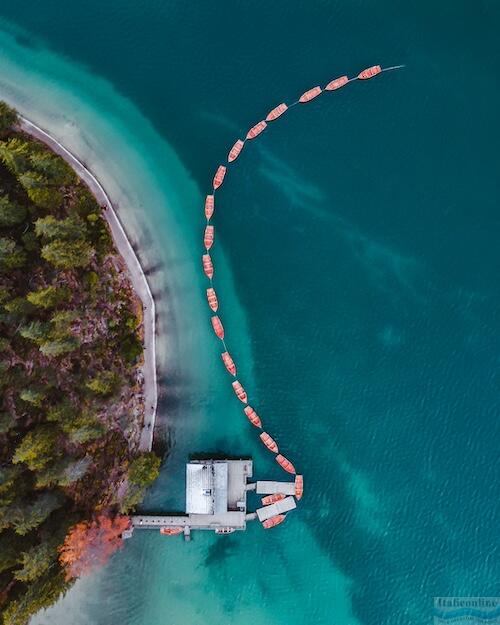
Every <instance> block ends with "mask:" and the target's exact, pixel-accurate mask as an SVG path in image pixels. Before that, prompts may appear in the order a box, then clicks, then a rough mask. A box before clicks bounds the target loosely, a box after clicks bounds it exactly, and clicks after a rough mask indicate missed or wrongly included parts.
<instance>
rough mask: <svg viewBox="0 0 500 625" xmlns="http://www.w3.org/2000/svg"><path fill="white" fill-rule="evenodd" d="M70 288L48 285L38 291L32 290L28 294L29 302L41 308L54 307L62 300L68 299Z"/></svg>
mask: <svg viewBox="0 0 500 625" xmlns="http://www.w3.org/2000/svg"><path fill="white" fill-rule="evenodd" d="M69 296H70V290H69V289H68V288H67V287H56V286H48V287H46V288H43V289H39V290H38V291H31V292H30V293H28V294H27V295H26V299H27V300H28V302H30V303H31V304H33V305H34V306H37V307H39V308H54V306H57V305H58V304H60V303H61V302H64V301H67V300H68V298H69Z"/></svg>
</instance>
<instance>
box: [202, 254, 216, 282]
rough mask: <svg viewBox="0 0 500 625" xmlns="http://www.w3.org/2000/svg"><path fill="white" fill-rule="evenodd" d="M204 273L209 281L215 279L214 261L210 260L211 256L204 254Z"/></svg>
mask: <svg viewBox="0 0 500 625" xmlns="http://www.w3.org/2000/svg"><path fill="white" fill-rule="evenodd" d="M202 260H203V271H204V272H205V275H206V276H207V278H208V279H209V280H211V279H212V278H213V277H214V266H213V264H212V259H211V258H210V254H203V256H202Z"/></svg>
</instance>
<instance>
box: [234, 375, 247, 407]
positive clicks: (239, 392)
mask: <svg viewBox="0 0 500 625" xmlns="http://www.w3.org/2000/svg"><path fill="white" fill-rule="evenodd" d="M233 389H234V392H235V393H236V397H237V398H238V399H239V400H240V401H242V402H243V403H244V404H246V403H247V394H246V391H245V389H244V388H243V387H242V386H241V384H240V383H239V382H238V380H235V381H234V382H233Z"/></svg>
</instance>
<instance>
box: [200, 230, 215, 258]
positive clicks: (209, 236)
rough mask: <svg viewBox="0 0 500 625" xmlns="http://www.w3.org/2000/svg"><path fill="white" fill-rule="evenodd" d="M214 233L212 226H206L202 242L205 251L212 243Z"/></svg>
mask: <svg viewBox="0 0 500 625" xmlns="http://www.w3.org/2000/svg"><path fill="white" fill-rule="evenodd" d="M214 235H215V229H214V227H213V226H207V227H206V228H205V235H204V237H203V243H204V244H205V249H206V250H207V252H208V250H209V249H210V248H211V247H212V245H213V244H214Z"/></svg>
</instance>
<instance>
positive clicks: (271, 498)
mask: <svg viewBox="0 0 500 625" xmlns="http://www.w3.org/2000/svg"><path fill="white" fill-rule="evenodd" d="M285 497H286V495H283V493H276V494H275V495H266V496H265V497H262V500H261V501H262V505H263V506H270V505H271V504H272V503H276V502H277V501H281V500H282V499H284V498H285Z"/></svg>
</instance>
